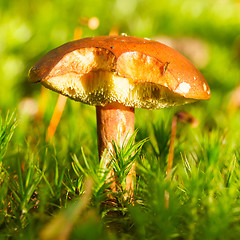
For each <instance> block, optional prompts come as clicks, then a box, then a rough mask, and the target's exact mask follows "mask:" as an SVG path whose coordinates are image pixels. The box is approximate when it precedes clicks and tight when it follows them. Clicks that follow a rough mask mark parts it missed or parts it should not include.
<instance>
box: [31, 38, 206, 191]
mask: <svg viewBox="0 0 240 240" xmlns="http://www.w3.org/2000/svg"><path fill="white" fill-rule="evenodd" d="M29 79H30V82H33V83H36V82H41V83H42V84H43V85H44V86H45V87H47V88H49V89H51V90H53V91H56V92H59V93H61V94H63V95H65V96H68V97H69V98H71V99H74V100H76V101H80V102H83V103H87V104H89V105H94V106H96V112H97V135H98V150H99V158H101V157H102V155H103V152H104V151H105V150H106V151H108V152H111V151H112V149H113V148H112V140H113V141H115V142H116V143H118V144H120V145H121V144H123V142H124V139H128V138H129V136H130V135H131V134H132V133H133V132H134V119H135V113H134V109H135V108H146V109H160V108H165V107H170V106H176V105H182V104H186V103H192V102H194V101H196V100H199V99H209V98H210V89H209V86H208V84H207V82H206V80H205V79H204V77H203V76H202V74H201V73H200V72H199V71H198V70H197V69H196V68H195V67H194V66H193V65H192V64H191V63H190V62H189V61H188V60H187V59H186V58H185V57H183V56H182V55H181V54H179V53H178V52H176V51H175V50H173V49H171V48H170V47H167V46H166V45H163V44H161V43H159V42H157V41H152V40H149V39H141V38H137V37H130V36H125V35H124V36H99V37H92V38H85V39H80V40H76V41H72V42H68V43H66V44H64V45H62V46H60V47H58V48H56V49H53V50H52V51H50V52H49V53H47V54H46V55H45V56H43V57H42V58H41V59H40V61H39V62H38V63H37V64H36V65H34V66H33V67H32V68H31V69H30V72H29ZM107 155H109V154H107ZM106 161H109V157H106ZM133 174H134V167H132V169H131V171H130V173H129V176H128V178H127V183H126V189H129V190H132V189H133V180H132V179H133V177H132V176H133Z"/></svg>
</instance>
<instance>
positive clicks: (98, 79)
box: [29, 36, 210, 109]
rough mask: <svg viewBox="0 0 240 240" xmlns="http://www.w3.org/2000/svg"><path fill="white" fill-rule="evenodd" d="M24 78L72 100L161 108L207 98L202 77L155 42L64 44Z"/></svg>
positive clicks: (109, 40)
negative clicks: (40, 83) (27, 77)
mask: <svg viewBox="0 0 240 240" xmlns="http://www.w3.org/2000/svg"><path fill="white" fill-rule="evenodd" d="M29 80H30V81H31V82H42V84H43V85H44V86H46V87H47V88H50V89H52V90H54V91H56V92H59V93H61V94H63V95H66V96H68V97H70V98H72V99H74V100H76V101H80V102H84V103H87V104H91V105H101V106H105V105H107V104H108V103H114V102H118V103H121V104H123V105H125V106H129V107H136V108H154V109H158V108H163V107H170V106H175V105H182V104H185V103H190V102H194V101H196V100H199V99H209V98H210V89H209V86H208V84H207V82H206V80H205V79H204V77H203V76H202V74H201V73H200V72H199V71H198V70H197V69H196V68H195V67H194V66H193V65H192V64H191V63H190V62H189V61H188V60H187V59H186V58H185V57H183V56H182V55H181V54H179V53H178V52H176V51H175V50H173V49H171V48H170V47H167V46H166V45H164V44H161V43H159V42H157V41H152V40H147V39H141V38H136V37H130V36H112V37H111V36H102V37H92V38H85V39H80V40H77V41H72V42H69V43H66V44H64V45H62V46H60V47H58V48H56V49H53V50H52V51H50V52H49V53H47V54H46V55H45V56H44V57H42V59H40V61H39V62H38V63H37V64H36V65H35V66H33V67H32V68H31V69H30V72H29Z"/></svg>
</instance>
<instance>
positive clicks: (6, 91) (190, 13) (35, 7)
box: [0, 0, 240, 114]
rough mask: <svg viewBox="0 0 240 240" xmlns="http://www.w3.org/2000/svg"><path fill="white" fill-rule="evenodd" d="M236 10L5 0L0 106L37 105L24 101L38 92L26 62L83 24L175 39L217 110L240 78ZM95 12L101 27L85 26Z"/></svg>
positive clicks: (143, 2)
mask: <svg viewBox="0 0 240 240" xmlns="http://www.w3.org/2000/svg"><path fill="white" fill-rule="evenodd" d="M239 13H240V2H239V1H237V0H235V1H233V0H201V1H193V0H183V1H178V0H164V1H158V0H149V1H148V0H105V1H98V0H88V1H83V0H76V1H73V0H62V1H59V0H51V1H50V0H41V1H38V0H35V1H32V0H11V1H8V0H0V76H1V77H0V78H1V80H0V81H1V85H0V110H1V111H2V112H6V111H7V110H9V109H10V110H11V111H12V110H14V109H17V111H20V113H21V112H22V111H24V112H28V110H26V109H25V108H27V109H28V108H29V109H30V108H33V110H31V111H32V112H33V113H34V111H36V109H35V110H34V107H35V108H36V106H35V105H37V103H36V102H34V101H33V102H30V103H29V102H28V104H29V105H27V106H25V105H24V104H25V102H22V101H23V100H24V99H26V98H30V97H33V99H37V98H38V96H39V92H40V86H39V85H35V84H30V83H29V82H28V79H27V75H28V70H29V68H30V67H31V66H32V65H33V64H34V63H35V62H36V61H37V60H38V59H39V58H40V57H41V56H42V55H44V54H45V53H46V52H48V51H49V50H51V49H53V48H55V47H57V46H59V45H61V44H63V43H65V42H68V41H71V40H72V39H73V36H74V30H75V29H76V28H77V27H82V33H83V34H82V37H89V36H97V35H108V34H109V32H110V31H111V29H118V31H119V33H122V32H123V33H127V34H128V35H134V36H138V37H147V38H151V39H160V41H161V40H162V41H163V42H166V43H168V44H170V45H172V46H173V47H174V48H176V49H177V50H179V51H180V52H182V53H183V54H184V55H186V56H187V57H188V58H190V60H191V61H193V62H194V64H195V65H196V66H197V67H198V68H200V70H201V71H202V73H203V75H204V76H205V78H206V79H207V81H208V83H209V85H210V87H211V92H212V98H211V101H210V102H209V103H208V104H209V106H210V108H211V109H212V111H213V114H214V113H215V112H216V109H218V110H219V109H222V108H223V107H226V104H227V102H228V100H229V98H230V94H231V93H232V91H233V90H234V89H235V88H236V86H237V85H238V83H239V80H240V68H239V63H240V14H239ZM93 16H95V17H97V18H98V19H99V22H100V25H99V27H98V28H97V29H95V30H91V29H89V28H88V27H87V26H83V25H82V19H87V18H91V17H93ZM25 110H26V111H25ZM29 111H30V110H29ZM31 111H30V113H27V114H32V112H31Z"/></svg>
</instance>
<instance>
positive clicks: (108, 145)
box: [96, 103, 135, 195]
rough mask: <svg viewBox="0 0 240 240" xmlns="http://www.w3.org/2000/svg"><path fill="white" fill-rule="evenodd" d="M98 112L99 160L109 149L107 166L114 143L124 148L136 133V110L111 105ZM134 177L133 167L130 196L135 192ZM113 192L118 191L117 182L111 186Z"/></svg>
mask: <svg viewBox="0 0 240 240" xmlns="http://www.w3.org/2000/svg"><path fill="white" fill-rule="evenodd" d="M96 110H97V111H96V112H97V135H98V152H99V159H101V157H102V155H103V152H104V151H105V149H107V155H106V164H105V166H107V165H108V164H109V161H110V158H109V154H110V151H112V150H113V146H112V141H115V142H116V143H117V144H119V145H120V146H122V144H123V142H124V139H125V138H126V140H128V139H129V137H130V136H131V135H132V134H133V132H134V122H135V121H134V120H135V114H134V108H133V107H126V106H124V105H122V104H119V103H111V104H108V105H106V106H104V107H102V106H97V107H96ZM126 142H127V141H126ZM134 175H135V170H134V165H133V167H132V169H131V170H130V172H129V175H128V176H127V179H126V190H128V191H129V193H130V195H132V192H133V176H134ZM110 176H114V172H113V170H112V171H111V172H110ZM111 190H113V191H116V182H115V183H113V184H112V185H111Z"/></svg>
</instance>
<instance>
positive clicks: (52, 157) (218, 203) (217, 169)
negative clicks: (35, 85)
mask: <svg viewBox="0 0 240 240" xmlns="http://www.w3.org/2000/svg"><path fill="white" fill-rule="evenodd" d="M75 104H76V103H71V102H68V106H67V108H69V107H70V108H71V107H75ZM69 105H70V106H69ZM71 105H72V106H71ZM199 107H203V106H201V105H200V106H199ZM81 108H82V107H81ZM192 108H193V106H190V107H189V111H191V109H192ZM84 109H85V107H83V109H80V110H83V111H84ZM168 111H169V110H168ZM166 112H167V110H163V111H153V112H149V113H147V114H148V115H155V116H158V118H162V117H163V116H165V117H164V118H165V121H162V122H159V124H156V123H155V124H153V125H152V126H147V127H145V128H143V129H139V132H138V134H137V136H136V139H137V141H136V143H134V141H133V140H134V138H135V135H136V133H135V134H134V135H133V136H132V138H130V141H129V142H128V143H127V144H126V146H125V147H122V148H119V147H118V146H117V145H116V144H114V149H115V151H116V155H114V156H112V157H113V163H112V164H113V167H114V169H115V171H116V175H117V176H118V178H119V180H120V183H121V184H120V186H121V189H119V192H118V193H117V194H116V193H115V194H116V195H115V197H116V199H117V203H116V205H114V206H110V207H109V208H108V209H103V208H102V202H103V201H105V200H106V189H107V188H108V185H109V183H108V184H106V178H107V174H108V170H104V164H103V161H100V162H99V161H98V157H97V156H98V155H97V152H96V150H95V147H96V143H94V142H91V141H90V142H89V144H88V145H87V146H85V147H80V146H81V145H82V144H81V142H85V141H87V140H88V139H90V138H92V137H93V136H94V135H95V134H96V133H95V132H94V131H95V130H96V128H95V127H93V128H92V129H89V132H91V133H90V134H89V135H90V136H88V137H87V138H88V139H85V137H86V135H85V133H84V132H83V133H81V131H79V133H78V134H79V135H78V137H76V138H75V140H72V141H69V142H68V141H66V140H65V138H67V137H68V136H61V137H60V136H56V139H57V138H58V141H57V140H56V139H55V141H54V142H53V143H51V144H50V143H46V142H45V141H44V139H45V138H44V133H43V132H41V128H39V130H37V129H36V128H35V126H34V125H35V124H36V123H35V120H31V122H32V129H31V130H32V131H33V132H32V138H30V139H26V140H25V142H24V143H21V144H18V146H16V145H15V144H16V143H15V142H14V141H13V140H14V137H15V135H13V134H14V131H15V134H16V135H17V134H19V133H18V131H19V129H18V128H19V124H18V125H17V122H16V116H15V114H12V115H11V114H8V115H7V116H6V117H5V118H4V117H3V116H2V118H3V120H2V121H1V128H0V129H1V173H0V174H1V188H0V191H1V194H0V204H1V211H0V224H1V225H0V226H1V228H0V238H1V239H7V238H8V237H10V238H11V239H36V238H39V239H137V238H138V239H205V238H206V239H226V238H227V239H238V238H239V236H240V228H239V221H240V209H239V204H240V203H239V186H240V184H239V178H240V170H239V163H240V144H239V143H238V141H236V135H238V134H239V133H236V131H235V127H236V125H232V126H231V125H230V126H229V127H228V129H225V130H220V129H219V128H215V129H214V128H211V129H209V128H207V127H206V126H205V124H206V123H207V122H208V121H206V122H205V123H204V122H201V123H200V125H199V126H198V127H197V128H196V129H193V128H191V126H190V125H186V124H185V125H181V123H179V124H178V129H177V136H176V142H175V154H174V167H173V170H172V174H171V181H167V179H166V168H167V159H168V148H169V140H170V124H169V123H170V122H171V121H170V120H171V117H172V113H173V111H170V113H168V114H166ZM141 114H143V115H145V114H146V113H145V112H143V111H137V115H140V117H141ZM77 115H80V114H77ZM235 117H236V118H237V119H239V117H240V115H239V113H238V112H235ZM65 118H66V116H63V119H62V121H66V120H67V119H65ZM226 118H227V117H226ZM237 119H235V120H236V123H237ZM38 124H39V123H38ZM40 124H44V123H40ZM75 124H78V123H75ZM137 125H138V121H137ZM42 127H44V126H42ZM68 127H74V126H68ZM30 128H31V127H30ZM65 128H66V126H64V125H60V126H59V129H58V130H59V132H60V133H61V132H62V131H65V130H66V129H65ZM90 128H91V127H90ZM141 131H142V133H141V134H140V132H141ZM33 133H34V134H33ZM60 133H59V134H60ZM138 135H141V136H138ZM33 136H34V137H33ZM93 138H94V137H93ZM139 138H140V139H141V140H140V139H139ZM147 138H148V140H147ZM95 139H96V136H95ZM77 142H80V144H79V145H80V146H79V148H77V149H73V147H72V144H73V145H74V146H76V145H77V144H76V143H77ZM16 149H17V150H16ZM85 149H86V151H85ZM15 151H16V152H15ZM133 152H135V154H134V155H132V153H133ZM133 162H136V163H137V177H136V187H135V200H134V205H132V204H129V202H128V200H127V199H125V198H124V194H125V192H124V181H125V179H126V173H127V172H128V170H129V166H131V164H132V163H133ZM89 179H92V180H89ZM86 181H87V182H86ZM89 181H90V182H92V187H91V184H89ZM86 185H87V186H88V187H86ZM89 185H90V187H89ZM166 193H167V196H169V200H168V207H166V199H167V198H166ZM86 195H88V197H87V198H86ZM82 205H83V206H82ZM79 209H80V210H79ZM59 229H60V230H61V231H60V230H59ZM91 229H92V230H91ZM93 229H94V230H93ZM59 231H60V233H62V234H59ZM64 234H66V235H64ZM61 236H62V237H63V236H66V238H60V237H61ZM67 237H69V238H67Z"/></svg>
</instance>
